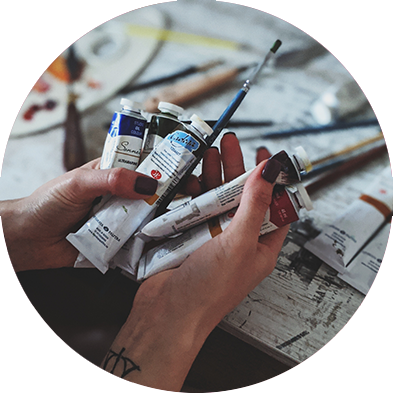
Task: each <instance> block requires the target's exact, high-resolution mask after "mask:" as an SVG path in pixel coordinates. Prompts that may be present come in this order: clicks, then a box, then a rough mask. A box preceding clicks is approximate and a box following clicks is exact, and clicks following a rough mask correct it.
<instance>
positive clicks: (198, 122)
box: [190, 114, 213, 135]
mask: <svg viewBox="0 0 393 401" xmlns="http://www.w3.org/2000/svg"><path fill="white" fill-rule="evenodd" d="M190 120H191V125H192V126H194V127H195V128H196V129H197V130H198V131H200V132H202V134H204V135H211V134H212V132H213V129H212V128H211V127H210V125H208V124H207V123H206V122H205V121H203V120H202V119H201V118H200V117H198V116H197V115H196V114H193V115H192V116H191V118H190Z"/></svg>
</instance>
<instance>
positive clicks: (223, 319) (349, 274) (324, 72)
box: [0, 0, 393, 393]
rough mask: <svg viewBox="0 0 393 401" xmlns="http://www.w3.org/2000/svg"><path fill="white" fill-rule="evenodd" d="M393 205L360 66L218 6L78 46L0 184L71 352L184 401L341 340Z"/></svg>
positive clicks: (26, 264)
mask: <svg viewBox="0 0 393 401" xmlns="http://www.w3.org/2000/svg"><path fill="white" fill-rule="evenodd" d="M333 24H334V23H333ZM392 210H393V178H392V174H391V169H390V162H389V155H388V150H387V146H386V142H385V137H384V135H383V133H382V129H381V126H380V122H379V120H378V119H377V117H376V115H375V113H374V109H373V107H372V105H371V104H370V102H369V101H368V99H367V97H366V96H365V94H364V92H363V90H362V89H361V88H360V86H359V85H358V83H357V82H356V81H355V79H354V77H353V76H352V75H351V73H350V71H348V70H347V69H346V68H345V67H344V66H343V65H342V64H341V62H340V61H339V60H338V59H337V58H336V57H335V56H334V55H333V54H332V53H331V52H329V51H328V49H327V48H326V47H324V46H323V45H322V44H321V43H319V42H318V41H316V40H315V39H313V38H312V37H311V36H309V35H308V34H307V33H305V32H303V31H302V30H300V29H299V28H297V27H295V26H294V25H291V24H290V23H288V22H286V21H284V20H282V19H280V18H278V17H276V16H273V15H271V14H268V13H266V12H263V11H259V10H257V9H255V8H251V7H246V6H241V5H237V4H231V3H226V2H218V1H213V0H210V1H208V0H204V1H199V0H198V1H196V0H182V1H180V0H179V1H174V2H168V3H162V4H156V5H150V6H147V7H143V8H139V9H136V10H133V11H130V12H127V13H125V14H122V15H120V16H118V17H116V18H113V19H111V20H109V21H107V22H105V23H104V24H102V25H99V26H97V27H96V28H94V29H93V30H91V31H89V32H88V33H86V34H85V35H84V36H82V37H81V38H80V39H79V40H77V41H76V42H75V43H72V44H71V45H70V46H69V47H68V48H67V49H66V50H64V51H63V52H62V53H61V54H59V55H58V57H57V58H56V59H55V60H53V62H51V64H50V65H49V66H48V67H47V68H46V69H45V71H43V72H42V74H41V75H40V76H38V77H37V80H36V83H35V84H34V86H33V87H32V88H31V90H29V91H28V94H27V97H26V98H25V100H24V101H23V103H22V104H21V106H20V110H19V113H18V114H17V116H16V118H15V121H14V123H13V126H12V130H11V132H10V136H9V140H8V143H7V147H6V150H5V154H4V161H3V165H2V176H1V180H0V215H1V217H2V226H3V230H4V238H5V243H6V247H7V251H8V255H9V259H10V261H11V263H12V266H13V267H14V270H15V271H16V275H17V278H18V280H19V283H20V285H21V287H22V288H23V290H24V292H25V294H26V295H27V298H28V299H29V301H30V302H31V304H32V305H33V306H34V308H35V310H36V311H37V312H38V313H39V315H40V316H41V318H42V320H44V321H45V323H46V324H47V326H49V327H50V328H51V329H52V330H53V332H54V333H55V334H56V335H57V337H59V338H60V339H61V340H62V344H63V342H64V343H65V344H67V346H68V347H70V348H71V349H73V350H74V351H76V353H77V354H79V355H81V356H82V357H83V358H84V359H86V360H87V361H89V362H90V363H91V364H93V365H96V366H97V367H99V368H101V369H97V370H96V371H95V372H94V373H95V374H97V371H98V372H99V374H104V376H110V375H108V374H107V373H104V372H103V371H106V372H109V373H111V374H112V375H113V376H117V377H118V378H122V379H124V380H125V381H129V382H132V383H137V384H141V385H143V386H146V387H150V388H154V389H159V390H168V391H180V392H184V393H206V392H221V391H226V390H233V389H240V388H244V387H248V386H250V385H253V384H257V383H261V382H266V381H267V380H269V379H272V378H274V377H276V376H278V375H281V374H283V373H284V372H287V371H289V370H291V369H292V368H293V367H296V366H298V365H300V364H302V362H304V361H306V360H308V359H309V358H310V357H312V356H314V355H315V354H316V353H317V352H318V351H320V350H321V349H322V348H323V347H324V346H325V345H326V344H328V343H329V342H330V340H332V339H333V338H334V337H335V336H336V335H337V334H338V333H339V332H340V331H341V329H342V328H343V327H344V326H345V325H346V324H347V323H348V322H349V320H350V319H351V317H352V316H353V315H354V313H355V312H356V311H357V310H358V308H359V306H360V305H361V304H362V302H363V300H364V299H365V297H366V295H367V294H368V292H369V290H370V288H372V285H373V283H374V280H375V278H376V277H377V273H378V271H379V268H380V266H381V264H382V260H383V257H384V254H385V250H386V247H387V243H388V238H389V233H390V221H391V215H392ZM4 249H5V248H4ZM4 252H6V251H4ZM45 328H47V327H45ZM48 347H49V349H48ZM48 347H46V349H45V352H48V353H49V354H50V353H52V351H51V350H50V349H52V350H53V348H51V345H49V346H48ZM68 347H67V349H68ZM53 352H54V351H53ZM359 352H361V351H359ZM20 357H21V358H22V357H23V355H20ZM343 357H344V358H345V355H343ZM10 360H11V359H10ZM333 369H334V368H333ZM327 373H328V374H333V375H334V372H330V371H329V372H327ZM111 377H112V376H111ZM333 377H334V376H333ZM117 383H118V382H117ZM115 384H116V382H115Z"/></svg>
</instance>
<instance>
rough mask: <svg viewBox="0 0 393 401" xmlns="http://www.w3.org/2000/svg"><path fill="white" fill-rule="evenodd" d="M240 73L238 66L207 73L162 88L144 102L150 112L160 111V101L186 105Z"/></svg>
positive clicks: (145, 107)
mask: <svg viewBox="0 0 393 401" xmlns="http://www.w3.org/2000/svg"><path fill="white" fill-rule="evenodd" d="M238 74H239V69H238V68H231V69H225V70H222V71H220V72H218V73H210V74H205V75H204V76H202V77H200V78H196V79H195V78H194V79H189V80H186V81H183V82H180V83H177V84H175V85H170V86H167V87H165V88H163V89H161V90H160V91H159V92H158V93H157V94H156V95H155V96H153V97H151V98H149V99H147V100H146V102H145V103H144V109H145V110H146V111H148V112H149V113H156V112H158V103H159V102H169V103H173V104H176V105H178V106H181V107H184V106H186V105H187V104H188V103H190V102H191V101H194V100H196V99H198V98H199V97H201V96H203V95H206V94H207V93H209V92H211V91H213V90H215V89H217V88H219V87H221V86H223V85H225V84H227V83H228V82H231V81H233V80H234V79H235V78H236V77H237V76H238Z"/></svg>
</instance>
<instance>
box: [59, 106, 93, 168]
mask: <svg viewBox="0 0 393 401" xmlns="http://www.w3.org/2000/svg"><path fill="white" fill-rule="evenodd" d="M86 161H87V157H86V149H85V144H84V141H83V136H82V131H81V128H80V116H79V113H78V110H77V108H76V105H75V101H74V99H70V100H69V102H68V106H67V119H66V122H65V137H64V145H63V164H64V167H65V169H66V171H70V170H73V169H74V168H77V167H80V166H82V165H83V164H85V163H86Z"/></svg>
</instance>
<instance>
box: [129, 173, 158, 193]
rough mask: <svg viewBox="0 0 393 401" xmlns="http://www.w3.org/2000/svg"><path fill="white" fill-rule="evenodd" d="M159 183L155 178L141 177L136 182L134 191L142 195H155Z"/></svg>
mask: <svg viewBox="0 0 393 401" xmlns="http://www.w3.org/2000/svg"><path fill="white" fill-rule="evenodd" d="M157 186H158V181H157V180H155V179H154V178H150V177H145V176H143V175H139V176H138V177H137V178H136V180H135V185H134V191H135V192H136V193H138V194H140V195H154V194H155V193H156V190H157Z"/></svg>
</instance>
